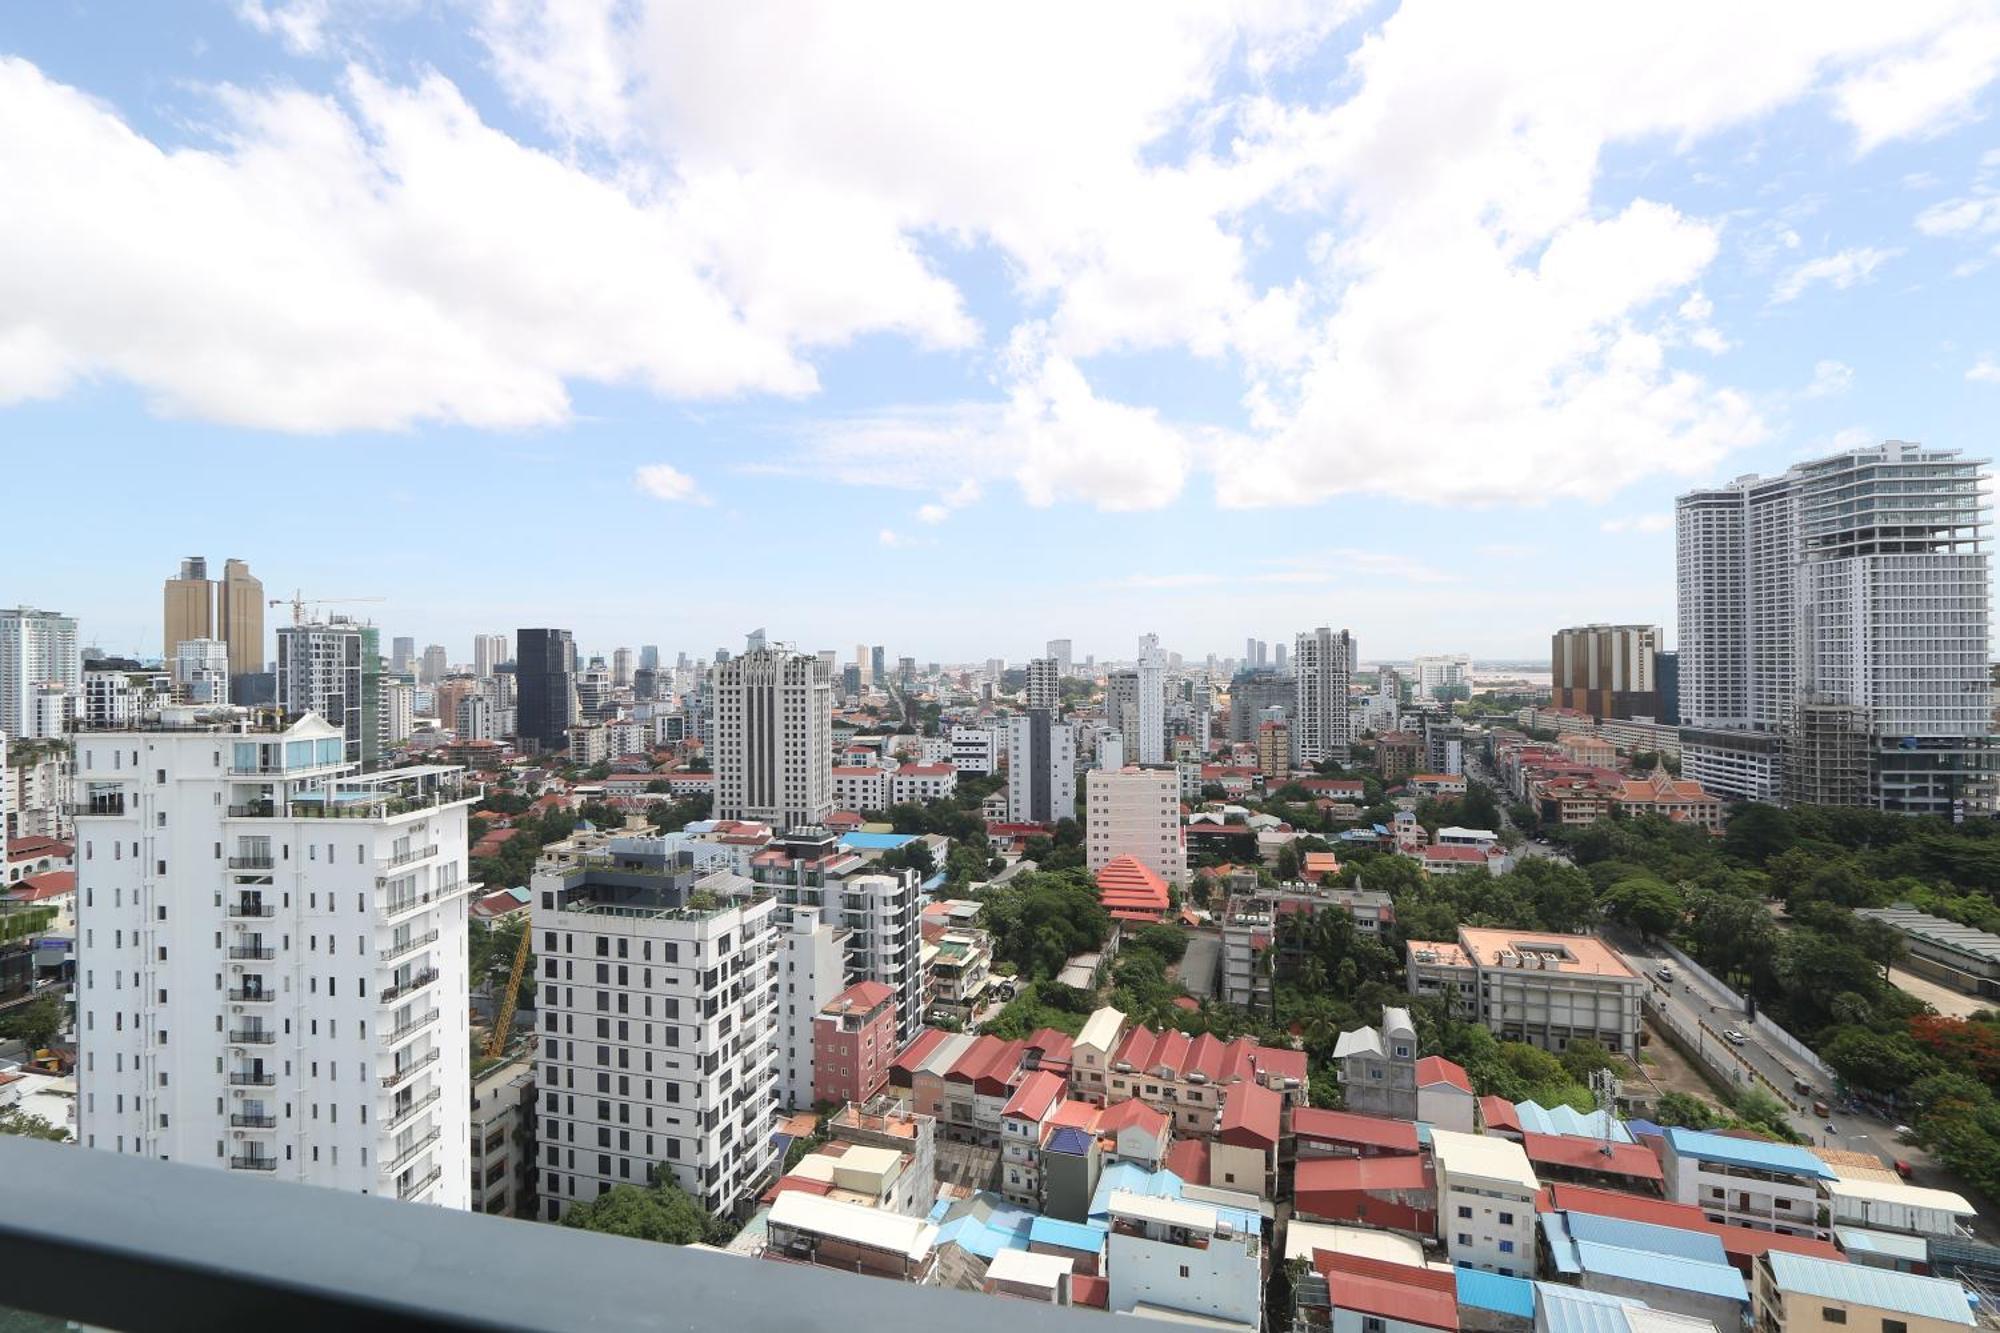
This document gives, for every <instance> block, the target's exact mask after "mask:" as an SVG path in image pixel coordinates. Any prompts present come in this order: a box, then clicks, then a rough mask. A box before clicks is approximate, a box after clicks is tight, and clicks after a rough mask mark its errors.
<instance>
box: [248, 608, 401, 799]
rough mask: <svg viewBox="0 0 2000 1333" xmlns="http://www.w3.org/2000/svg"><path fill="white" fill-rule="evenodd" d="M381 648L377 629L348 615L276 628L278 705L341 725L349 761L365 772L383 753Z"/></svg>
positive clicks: (295, 713)
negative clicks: (312, 714)
mask: <svg viewBox="0 0 2000 1333" xmlns="http://www.w3.org/2000/svg"><path fill="white" fill-rule="evenodd" d="M380 648H381V638H380V636H379V633H378V631H377V630H376V629H375V627H374V626H373V625H365V624H362V623H360V622H359V621H354V620H349V619H348V618H347V617H345V616H331V617H329V618H328V619H327V620H326V621H325V623H323V624H308V625H280V626H279V627H278V707H279V708H281V709H283V710H284V711H285V712H286V713H287V714H288V715H291V716H294V717H297V716H303V715H304V714H306V713H317V714H319V715H320V716H321V717H323V718H325V719H326V720H327V721H329V722H331V723H333V724H334V725H335V726H337V727H340V728H341V729H342V730H343V731H344V732H345V733H346V735H347V757H348V759H349V761H350V762H355V763H359V764H361V765H362V766H363V767H366V768H373V767H374V766H375V761H376V759H377V758H378V757H379V755H380V751H381V739H382V695H381V689H382V675H381V670H382V667H381V659H380V657H379V656H377V654H378V652H379V651H380ZM426 656H428V651H427V652H426Z"/></svg>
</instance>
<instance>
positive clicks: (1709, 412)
mask: <svg viewBox="0 0 2000 1333" xmlns="http://www.w3.org/2000/svg"><path fill="white" fill-rule="evenodd" d="M1743 8H1744V7H1742V6H1740V5H1739V6H1732V5H1720V4H1718V5H1714V6H1705V5H1689V6H1677V7H1673V8H1671V9H1667V8H1661V9H1660V10H1659V11H1658V12H1656V13H1646V14H1639V13H1620V14H1614V13H1609V12H1607V11H1606V8H1605V7H1602V6H1590V5H1584V6H1576V7H1573V8H1567V9H1563V8H1558V7H1550V8H1545V9H1541V10H1538V11H1536V13H1535V14H1534V15H1533V16H1532V17H1527V16H1524V14H1523V13H1522V12H1521V11H1518V10H1514V9H1512V8H1511V7H1477V8H1473V9H1468V8H1467V7H1464V6H1439V5H1425V4H1407V5H1402V6H1394V5H1387V4H1351V5H1346V6H1336V5H1330V4H1311V3H1299V2H1298V0H1240V3H1237V4H1233V5H1228V6H1224V5H1217V4H1213V3H1208V2H1207V0H1199V2H1197V0H1188V2H1187V3H1185V4H1178V3H1132V4H1117V3H1106V4H1102V5H1093V6H1087V7H1080V6H1074V5H1062V4H1053V3H1051V4H1046V5H1043V4H1034V3H1029V4H1010V5H1005V6H975V5H964V6H937V5H919V4H884V5H880V6H868V7H865V9H864V8H862V7H855V6H841V5H823V6H822V5H806V4H791V3H784V4H780V3H776V0H773V2H772V3H768V4H765V3H743V4H736V5H730V6H721V7H718V6H712V5H698V4H681V3H670V2H669V0H569V2H568V3H564V4H560V5H552V6H547V7H544V6H542V5H538V4H536V3H534V0H455V2H453V3H439V4H434V5H421V4H418V3H416V2H415V0H237V2H236V3H220V2H218V3H213V4H208V5H182V6H161V5H152V4H142V3H123V4H96V3H88V2H86V0H70V2H69V3H59V4H47V5H35V6H15V7H11V8H10V9H9V10H8V11H7V13H6V14H5V16H4V17H0V124H5V125H9V126H11V127H13V129H12V131H11V132H7V133H0V180H6V181H8V182H10V187H9V190H8V194H9V196H10V198H9V199H8V200H6V201H0V254H5V255H7V256H8V259H7V262H6V263H4V264H0V423H4V425H3V426H0V429H4V431H5V435H4V438H5V439H6V441H7V444H6V453H7V455H8V456H9V457H10V459H11V461H13V463H14V465H15V466H14V469H13V474H14V479H15V481H16V483H17V487H18V490H19V492H20V493H23V494H28V495H31V496H34V497H36V502H34V503H31V504H21V503H17V504H15V505H13V506H11V507H10V517H9V522H8V523H7V525H6V526H5V536H4V538H0V556H4V560H0V567H4V568H5V569H7V571H8V573H9V574H10V575H11V577H10V578H8V579H7V580H5V583H6V586H5V587H0V600H6V601H14V600H19V601H25V602H29V603H33V604H40V605H45V606H52V607H57V608H60V609H62V610H65V611H69V612H71V613H73V614H76V615H78V616H79V617H80V618H81V619H82V621H83V623H84V633H85V637H86V638H87V639H91V640H94V641H97V642H100V643H101V644H102V645H103V646H105V647H107V648H111V649H115V650H120V651H130V650H137V651H140V652H142V653H152V652H157V651H158V648H159V643H158V636H159V632H160V626H159V615H158V587H159V580H160V579H161V578H163V577H165V576H166V575H167V574H168V573H169V572H170V571H171V570H172V569H173V568H174V567H175V564H176V562H177V561H178V560H179V558H180V557H181V556H182V555H185V554H190V553H204V554H206V555H208V556H209V557H210V558H211V559H212V560H215V561H218V562H219V561H220V560H221V559H223V558H224V557H226V556H232V555H233V556H240V557H242V558H244V559H247V560H249V561H250V563H251V566H252V568H253V569H254V570H256V571H257V572H258V573H259V574H260V575H261V576H262V577H263V578H264V580H265V581H266V584H267V587H269V588H270V589H271V591H272V592H273V594H274V595H275V594H276V593H278V592H280V591H289V590H290V589H292V588H294V587H297V588H302V589H304V590H305V591H306V592H307V593H308V594H318V595H326V596H342V595H364V594H365V595H376V596H381V597H383V598H385V599H386V600H385V601H384V602H382V603H381V604H379V605H377V606H374V607H372V608H369V609H370V610H371V611H372V612H373V614H374V616H375V618H376V620H377V621H378V623H380V624H381V625H382V626H383V629H384V632H385V633H386V634H404V633H407V634H411V635H413V636H415V637H416V638H417V639H418V641H419V642H420V643H422V642H429V641H438V642H442V643H444V644H446V645H447V646H448V647H450V648H451V650H452V652H453V653H454V655H455V656H458V657H468V656H469V655H470V636H471V635H472V634H473V633H475V632H480V631H486V630H498V629H511V628H513V627H515V626H517V625H522V624H558V625H568V626H571V627H573V628H574V629H575V630H576V631H577V633H578V636H579V639H580V641H581V642H582V643H583V644H585V645H586V647H588V648H590V649H593V650H599V649H601V650H608V649H609V648H611V647H613V646H615V645H618V644H638V643H658V644H660V645H662V646H663V647H665V648H667V649H668V650H669V651H672V650H674V649H676V648H687V649H689V650H707V649H710V648H713V647H715V646H717V645H723V644H727V645H732V646H733V645H735V644H736V643H738V642H739V640H740V636H741V634H742V632H743V631H745V630H748V629H751V628H754V627H756V626H759V625H766V626H769V627H770V629H771V630H772V632H773V633H774V634H776V635H779V636H782V637H787V638H792V639H795V640H797V641H799V642H800V643H801V644H803V645H805V646H808V647H819V646H835V645H838V646H840V647H841V648H842V651H843V653H845V652H846V651H848V650H849V649H851V647H852V645H853V644H854V643H856V642H858V641H868V642H871V643H873V642H880V643H883V644H885V645H888V646H889V649H890V651H891V653H892V654H901V653H909V654H912V655H914V656H917V657H918V658H920V659H939V660H946V661H956V660H976V659H981V658H984V657H987V656H1006V657H1009V658H1013V659H1019V658H1022V657H1025V656H1028V655H1030V654H1031V653H1033V652H1035V651H1038V650H1039V648H1040V645H1041V643H1042V641H1043V640H1044V639H1046V638H1049V637H1052V636H1061V635H1066V636H1068V637H1071V638H1072V639H1074V640H1075V642H1076V645H1077V652H1078V653H1079V655H1081V654H1083V653H1088V652H1095V653H1097V654H1098V655H1100V656H1126V655H1129V654H1130V652H1131V651H1132V647H1133V643H1134V640H1135V638H1136V636H1137V635H1138V634H1139V633H1141V632H1144V631H1147V630H1154V631H1157V632H1158V633H1159V634H1160V635H1161V637H1162V639H1163V641H1164V642H1165V643H1166V644H1167V645H1168V646H1169V647H1170V648H1173V649H1176V650H1178V651H1181V652H1184V653H1186V654H1188V655H1190V656H1197V657H1198V656H1199V655H1200V654H1202V653H1204V652H1208V651H1216V652H1221V653H1233V652H1236V651H1238V650H1239V645H1240V644H1241V643H1242V641H1243V639H1244V637H1245V636H1246V635H1253V634H1254V635H1257V636H1259V637H1263V638H1266V639H1271V640H1278V639H1282V638H1288V637H1289V636H1290V634H1291V633H1292V632H1293V631H1295V630H1297V629H1300V628H1305V627H1310V626H1312V625H1317V624H1331V625H1336V626H1339V625H1346V626H1348V627H1350V628H1352V629H1353V630H1354V631H1355V633H1356V635H1357V637H1358V638H1359V641H1360V644H1361V650H1362V654H1363V657H1364V658H1365V659H1373V658H1377V657H1385V658H1394V657H1402V656H1407V655H1409V654H1412V653H1416V652H1425V651H1457V650H1462V651H1471V652H1474V653H1477V654H1479V655H1481V656H1486V657H1506V656H1516V657H1535V656H1538V655H1540V654H1541V653H1542V652H1543V651H1544V645H1545V644H1546V642H1547V634H1548V631H1549V630H1550V629H1551V628H1554V627H1556V626H1559V625H1562V624H1568V623H1575V622H1579V621H1585V620H1603V619H1616V620H1657V621H1660V622H1661V623H1664V624H1668V625H1671V623H1672V614H1673V608H1672V592H1673V590H1672V550H1671V545H1672V537H1671V533H1670V531H1668V523H1667V520H1668V518H1669V515H1670V512H1671V501H1672V497H1673V495H1674V494H1675V493H1677V492H1678V491H1680V490H1682V489H1685V488H1686V487H1687V486H1689V485H1691V484H1695V483H1699V482H1702V481H1708V480H1714V479H1717V478H1722V477H1727V476H1732V475H1735V474H1737V473H1741V472H1750V471H1763V470H1772V469H1778V468H1782V467H1783V466H1784V465H1785V464H1786V463H1788V462H1790V461H1793V460H1796V459H1798V458H1803V457H1808V456H1812V455H1814V454H1817V453H1823V452H1828V451H1831V450H1832V449H1834V448H1836V447H1840V446H1841V445H1843V444H1845V443H1848V442H1854V441H1872V440H1877V439H1880V438H1884V437H1892V436H1893V437H1897V438H1908V439H1920V440H1924V441H1926V442H1929V443H1932V444H1938V445H1945V446H1951V447H1959V448H1963V449H1966V450H1967V451H1969V452H1972V453H1974V454H1976V455H1979V456H1987V455H1990V454H1992V453H1993V431H1992V429H1991V423H1992V422H1993V421H1994V420H1995V416H1996V409H2000V319H1996V318H1995V316H1994V313H1993V312H1994V311H1995V310H2000V132H1996V130H1995V122H1994V119H1993V113H1994V112H1995V110H1996V102H2000V94H1997V93H1996V91H1995V86H1994V85H1995V82H1996V80H2000V11H1996V9H1995V7H1994V6H1993V4H1992V3H1990V0H1988V2H1987V3H1979V4H1974V3H1964V4H1958V5H1953V4H1940V5H1936V6H1926V7H1923V12H1922V13H1900V12H1888V11H1889V8H1890V7H1885V6H1880V5H1875V4H1854V5H1827V4H1811V5H1805V4H1801V5H1796V6H1789V5H1781V4H1773V5H1769V6H1759V7H1756V12H1754V13H1751V14H1744V13H1741V12H1738V11H1740V10H1742V9H1743ZM24 203H25V204H27V205H28V206H26V207H24V206H23V204H24Z"/></svg>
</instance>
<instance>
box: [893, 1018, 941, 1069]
mask: <svg viewBox="0 0 2000 1333" xmlns="http://www.w3.org/2000/svg"><path fill="white" fill-rule="evenodd" d="M950 1035H951V1034H950V1033H949V1032H946V1031H945V1030H944V1029H943V1028H925V1029H924V1030H923V1031H921V1032H919V1033H917V1035H916V1036H914V1037H912V1038H910V1042H909V1045H907V1046H905V1047H903V1049H902V1050H900V1051H898V1052H896V1058H895V1059H894V1060H891V1061H890V1062H889V1068H890V1069H892V1070H895V1071H897V1072H899V1073H901V1074H903V1075H904V1076H905V1077H908V1076H909V1075H911V1074H913V1073H915V1072H916V1068H917V1066H918V1065H920V1064H922V1063H923V1062H924V1061H926V1060H928V1059H929V1058H930V1055H931V1052H932V1051H934V1050H936V1049H937V1048H938V1047H939V1046H940V1045H941V1044H942V1043H943V1042H944V1039H945V1038H946V1037H948V1036H950Z"/></svg>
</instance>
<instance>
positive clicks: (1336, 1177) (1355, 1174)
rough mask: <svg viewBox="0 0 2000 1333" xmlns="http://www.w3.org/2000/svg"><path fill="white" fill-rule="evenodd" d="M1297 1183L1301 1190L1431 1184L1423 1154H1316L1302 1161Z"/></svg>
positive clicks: (1425, 1186) (1316, 1191) (1341, 1190)
mask: <svg viewBox="0 0 2000 1333" xmlns="http://www.w3.org/2000/svg"><path fill="white" fill-rule="evenodd" d="M1294 1184H1295V1186H1296V1188H1297V1192H1298V1193H1300V1194H1326V1193H1351V1192H1353V1191H1356V1190H1421V1189H1429V1188H1430V1181H1429V1177H1428V1175H1427V1173H1426V1172H1425V1171H1424V1159H1423V1158H1421V1157H1314V1158H1310V1159H1305V1160H1301V1161H1300V1162H1299V1165H1298V1171H1297V1174H1296V1176H1295V1177H1294Z"/></svg>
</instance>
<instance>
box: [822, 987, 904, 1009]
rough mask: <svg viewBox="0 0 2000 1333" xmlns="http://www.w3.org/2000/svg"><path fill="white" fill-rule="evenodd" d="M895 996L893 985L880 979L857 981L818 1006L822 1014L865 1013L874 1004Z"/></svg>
mask: <svg viewBox="0 0 2000 1333" xmlns="http://www.w3.org/2000/svg"><path fill="white" fill-rule="evenodd" d="M895 998H896V990H895V987H893V986H890V985H889V984H887V983H886V982H881V981H857V982H855V983H854V984H853V985H852V986H849V987H848V988H847V989H846V990H844V991H842V992H841V993H840V994H838V995H836V996H834V997H833V998H832V999H831V1000H828V1001H827V1002H826V1003H825V1004H824V1005H822V1006H821V1007H820V1012H821V1013H823V1014H837V1013H850V1012H860V1013H867V1012H868V1011H869V1010H870V1009H873V1008H874V1007H875V1006H876V1005H878V1004H881V1003H883V1002H884V1001H887V1000H893V999H895Z"/></svg>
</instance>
